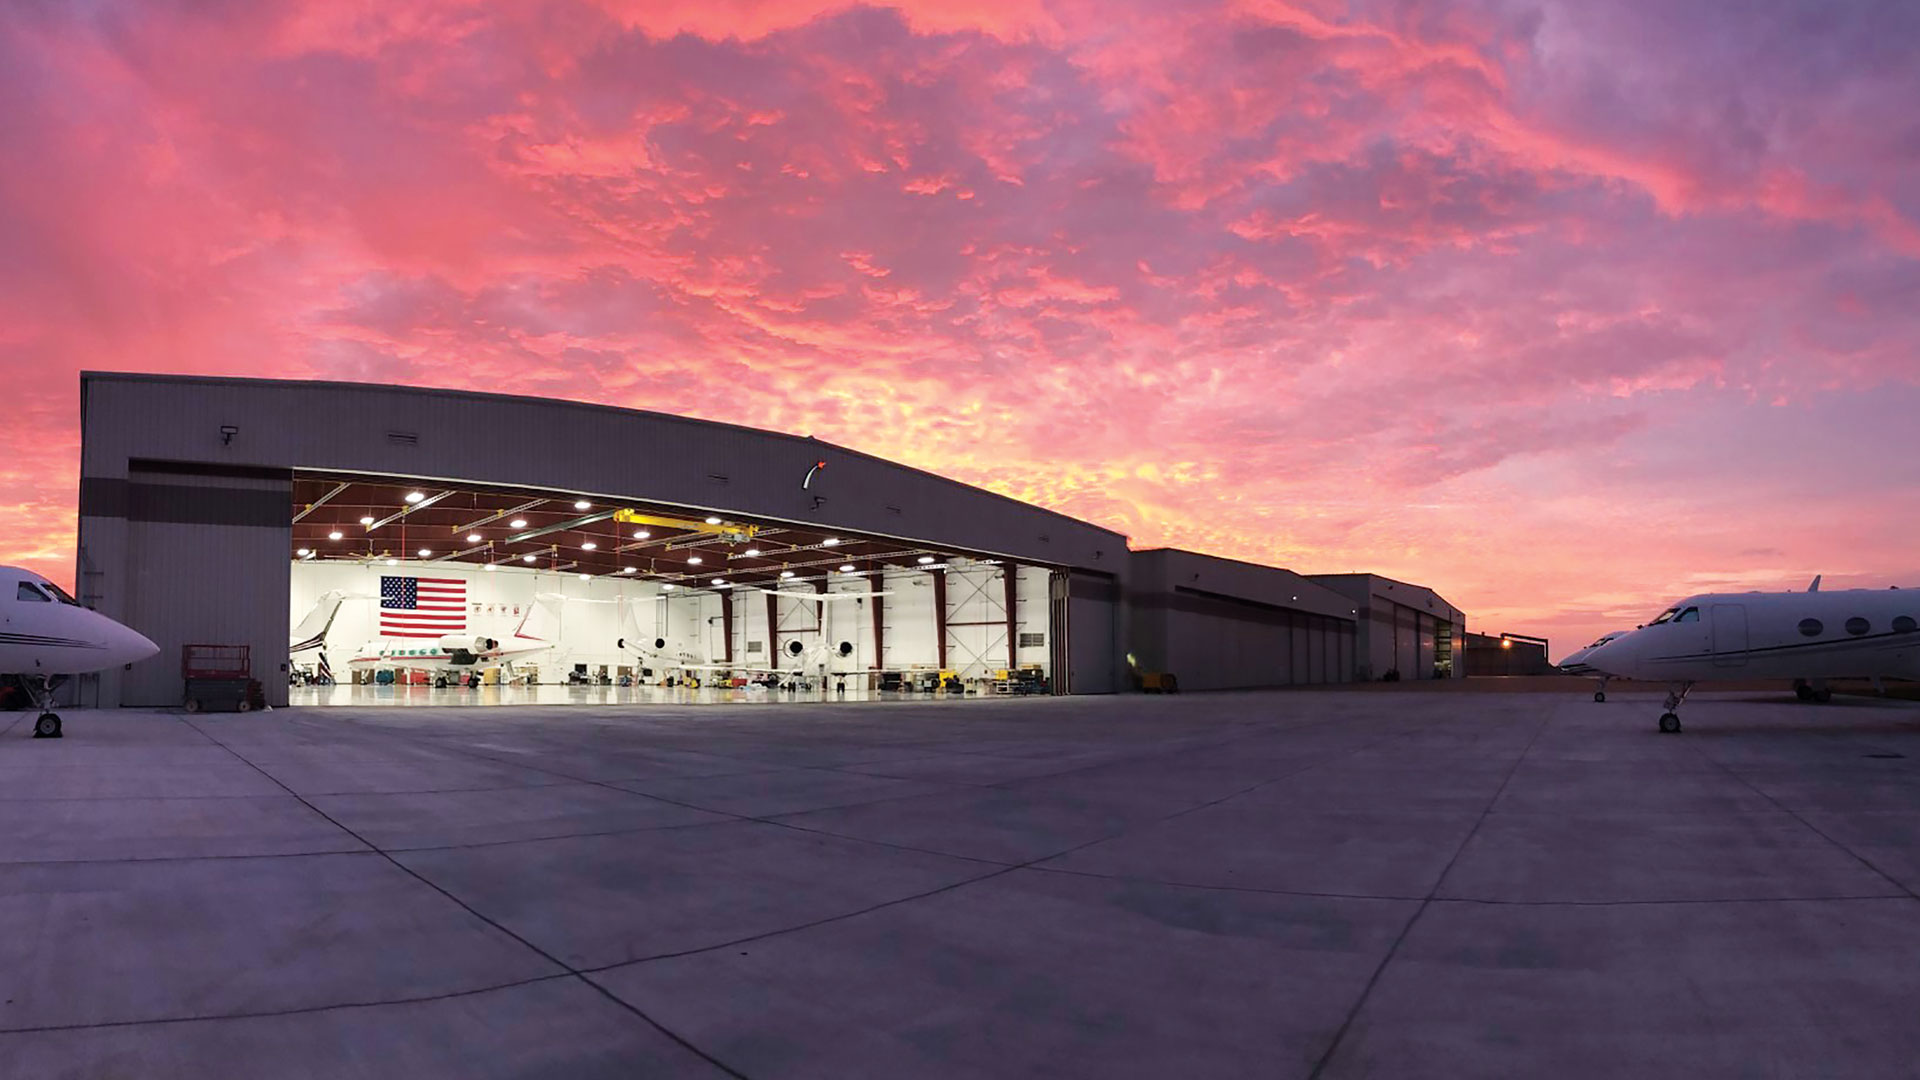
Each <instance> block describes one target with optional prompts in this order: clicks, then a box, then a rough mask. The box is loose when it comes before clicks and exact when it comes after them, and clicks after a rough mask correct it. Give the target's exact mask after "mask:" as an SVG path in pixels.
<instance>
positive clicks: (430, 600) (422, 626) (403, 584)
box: [380, 576, 467, 638]
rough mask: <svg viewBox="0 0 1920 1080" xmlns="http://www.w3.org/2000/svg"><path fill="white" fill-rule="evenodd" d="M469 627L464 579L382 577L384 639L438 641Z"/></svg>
mask: <svg viewBox="0 0 1920 1080" xmlns="http://www.w3.org/2000/svg"><path fill="white" fill-rule="evenodd" d="M466 628H467V583H466V581H465V580H464V579H462V578H426V577H423V578H416V577H385V576H383V577H381V579H380V636H381V637H396V638H437V637H439V636H441V635H442V634H458V633H460V632H462V631H464V630H465V629H466Z"/></svg>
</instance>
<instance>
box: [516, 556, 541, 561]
mask: <svg viewBox="0 0 1920 1080" xmlns="http://www.w3.org/2000/svg"><path fill="white" fill-rule="evenodd" d="M537 558H539V556H538V555H522V556H520V561H521V562H532V561H533V560H535V559H537Z"/></svg>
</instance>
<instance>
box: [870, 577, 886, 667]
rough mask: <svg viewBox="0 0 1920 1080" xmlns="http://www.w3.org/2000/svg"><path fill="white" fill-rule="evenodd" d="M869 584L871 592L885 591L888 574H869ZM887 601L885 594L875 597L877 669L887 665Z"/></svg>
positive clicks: (874, 658)
mask: <svg viewBox="0 0 1920 1080" xmlns="http://www.w3.org/2000/svg"><path fill="white" fill-rule="evenodd" d="M867 586H868V591H869V592H875V593H879V592H885V591H886V586H887V579H886V575H884V574H882V573H880V572H879V571H875V572H874V573H871V574H868V575H867ZM886 602H887V598H886V597H884V596H875V597H874V598H873V668H874V670H875V671H878V670H880V669H881V668H884V667H886V666H887V621H886V613H887V612H886Z"/></svg>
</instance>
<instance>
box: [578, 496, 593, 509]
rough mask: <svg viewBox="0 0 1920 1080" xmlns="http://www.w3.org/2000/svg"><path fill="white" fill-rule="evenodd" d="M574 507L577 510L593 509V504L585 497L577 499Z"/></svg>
mask: <svg viewBox="0 0 1920 1080" xmlns="http://www.w3.org/2000/svg"><path fill="white" fill-rule="evenodd" d="M573 508H574V509H575V510H591V509H593V504H592V503H590V502H588V501H587V500H585V499H577V500H575V501H574V504H573Z"/></svg>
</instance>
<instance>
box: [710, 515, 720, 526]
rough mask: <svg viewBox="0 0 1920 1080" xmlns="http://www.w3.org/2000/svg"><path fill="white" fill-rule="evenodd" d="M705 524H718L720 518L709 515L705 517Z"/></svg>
mask: <svg viewBox="0 0 1920 1080" xmlns="http://www.w3.org/2000/svg"><path fill="white" fill-rule="evenodd" d="M707 524H709V525H718V524H720V519H719V518H717V517H709V518H708V519H707Z"/></svg>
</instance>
